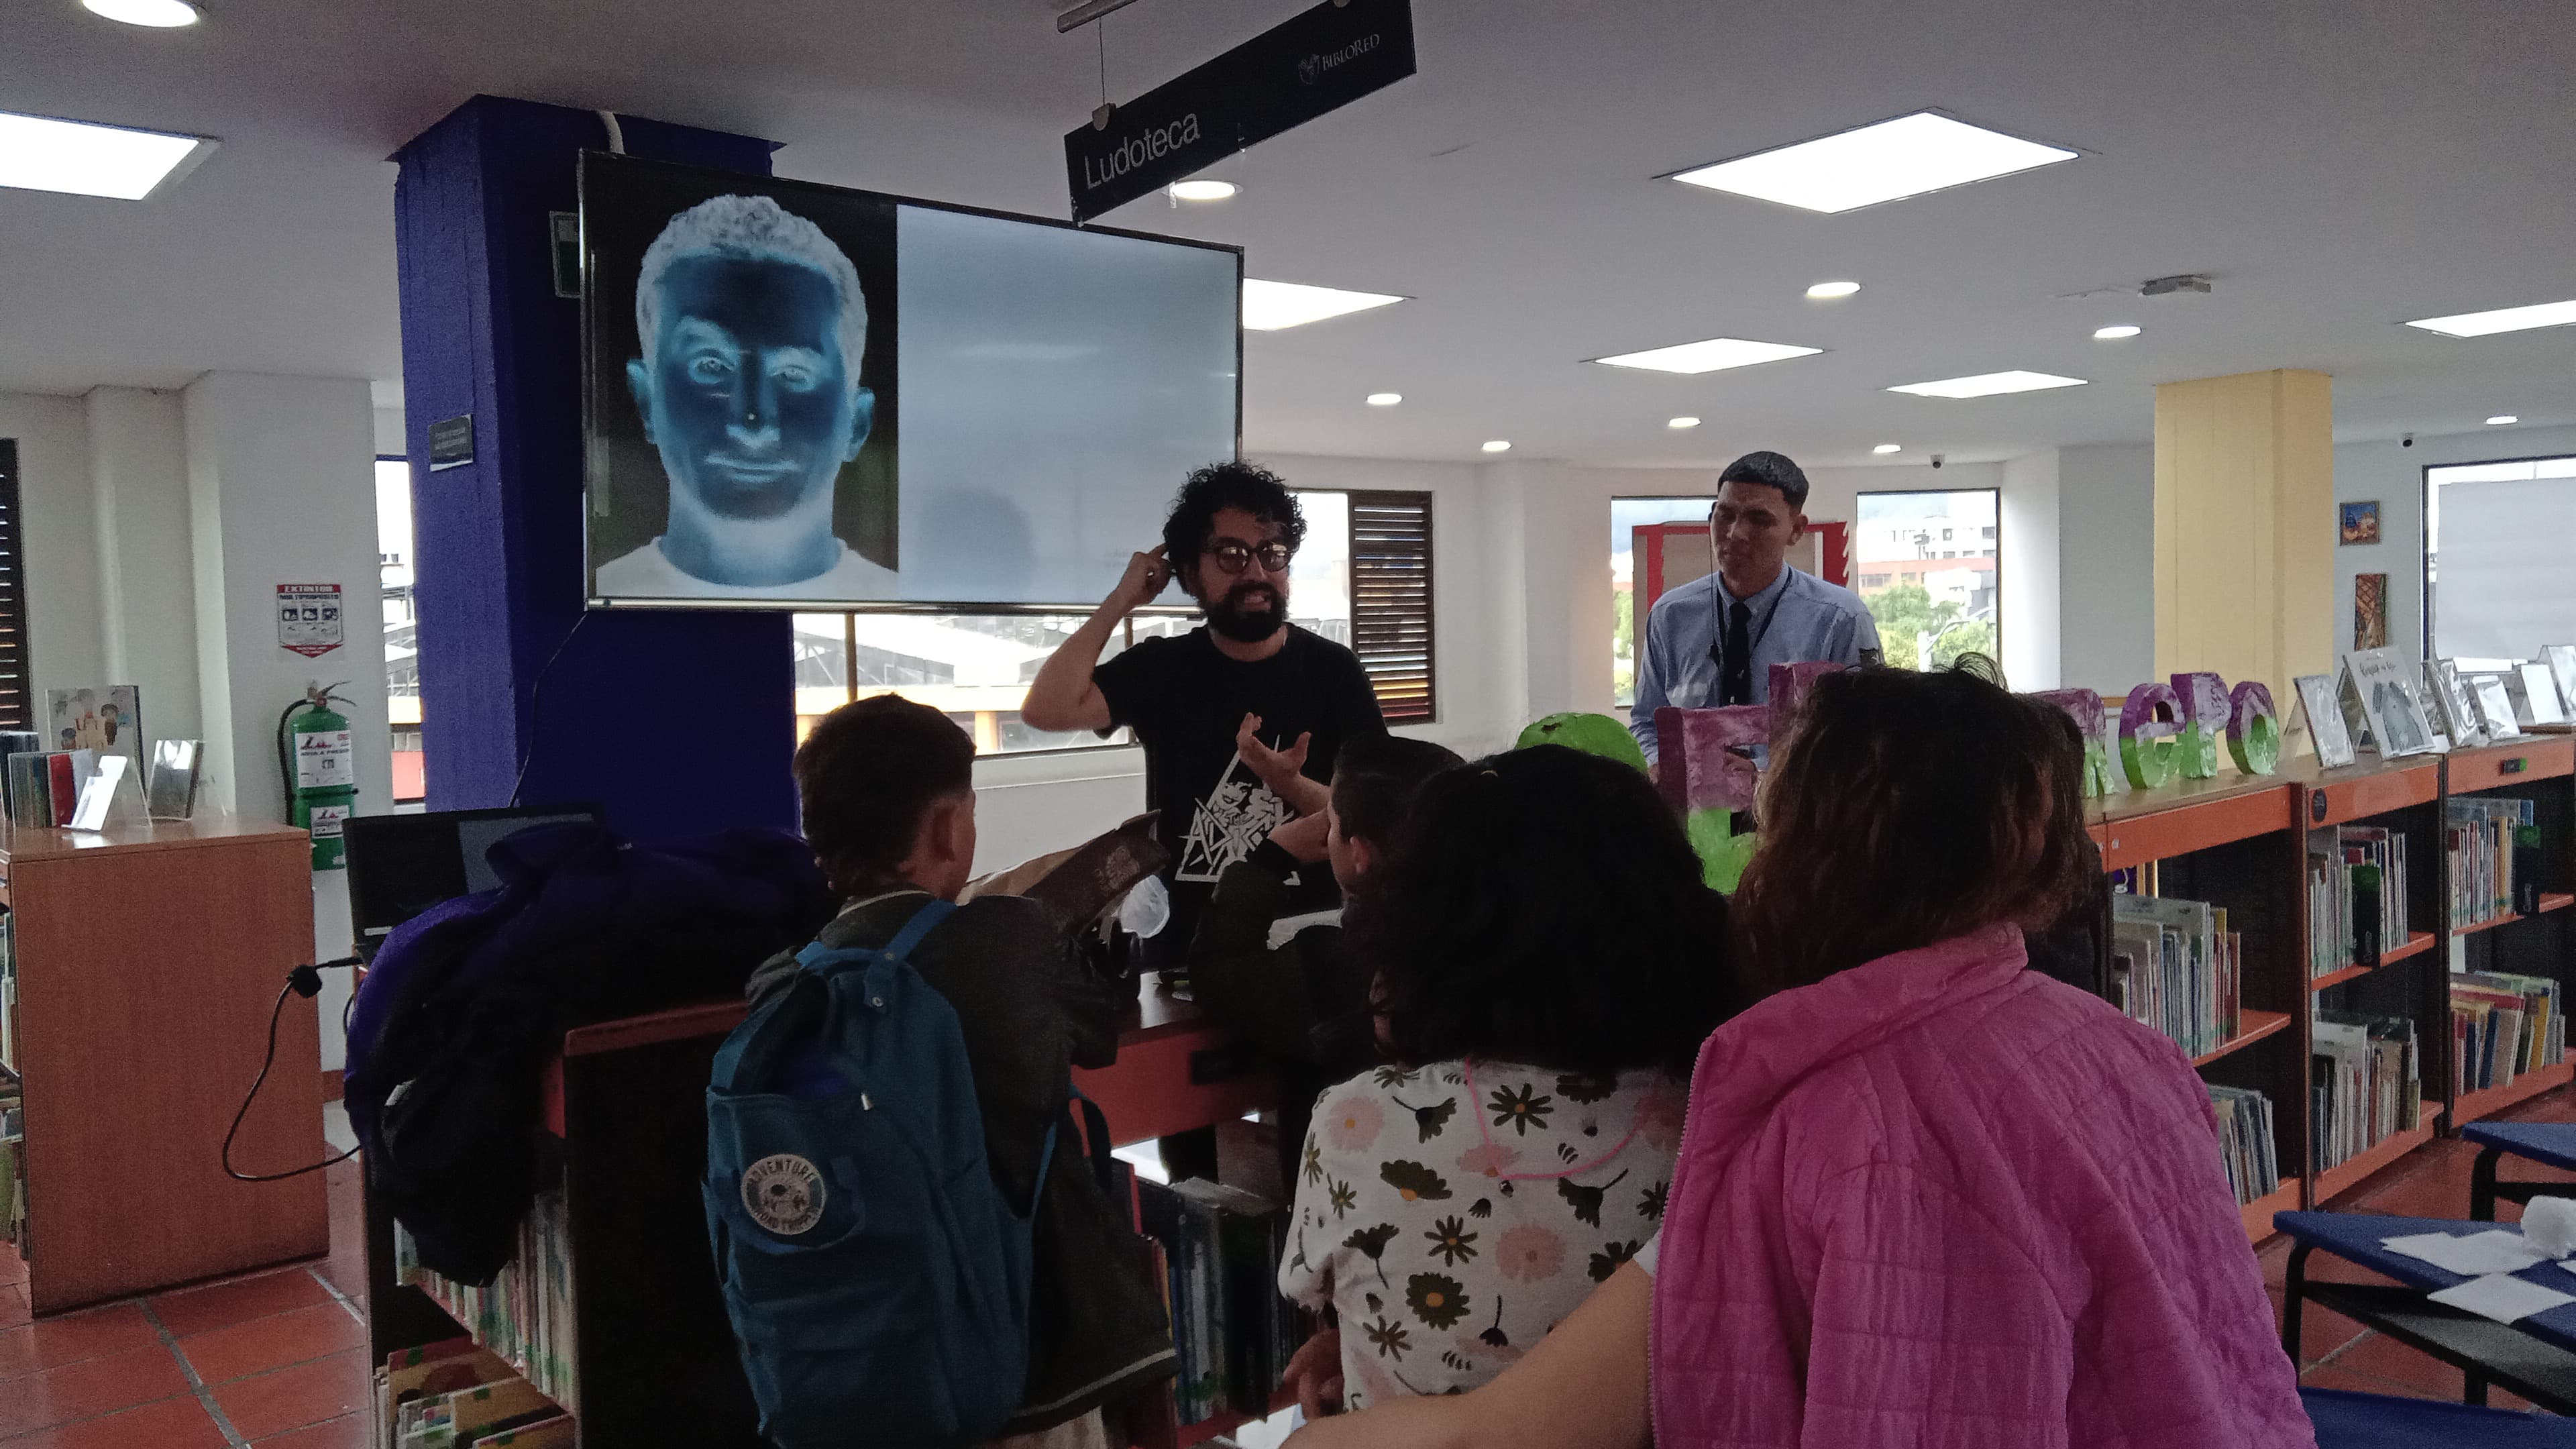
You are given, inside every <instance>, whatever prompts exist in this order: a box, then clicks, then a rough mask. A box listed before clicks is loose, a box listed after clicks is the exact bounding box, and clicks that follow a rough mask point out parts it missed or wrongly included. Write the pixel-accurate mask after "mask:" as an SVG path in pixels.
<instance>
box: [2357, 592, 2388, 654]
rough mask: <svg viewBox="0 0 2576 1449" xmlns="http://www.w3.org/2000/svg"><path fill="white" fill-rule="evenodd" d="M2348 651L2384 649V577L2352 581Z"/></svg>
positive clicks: (2385, 624)
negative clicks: (2350, 642) (2350, 634)
mask: <svg viewBox="0 0 2576 1449" xmlns="http://www.w3.org/2000/svg"><path fill="white" fill-rule="evenodd" d="M2352 647H2353V648H2355V649H2385V648H2387V647H2388V575H2386V574H2355V575H2353V577H2352Z"/></svg>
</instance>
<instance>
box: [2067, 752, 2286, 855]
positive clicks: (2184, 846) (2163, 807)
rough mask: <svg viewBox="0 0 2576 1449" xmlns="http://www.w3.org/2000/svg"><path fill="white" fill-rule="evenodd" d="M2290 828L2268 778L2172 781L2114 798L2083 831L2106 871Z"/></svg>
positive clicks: (2280, 796) (2278, 790)
mask: <svg viewBox="0 0 2576 1449" xmlns="http://www.w3.org/2000/svg"><path fill="white" fill-rule="evenodd" d="M2289 828H2290V802H2289V800H2288V798H2287V796H2286V794H2285V792H2284V791H2283V789H2282V785H2281V781H2280V780H2279V779H2278V778H2276V777H2273V776H2269V775H2257V776H2250V777H2249V776H2244V775H2236V776H2221V777H2219V778H2217V779H2214V780H2175V781H2172V782H2169V783H2167V784H2165V785H2161V786H2158V787H2157V788H2155V789H2153V790H2135V791H2131V792H2129V793H2127V794H2125V795H2114V796H2111V797H2110V799H2109V803H2108V805H2107V807H2106V808H2105V809H2104V810H2103V811H2102V813H2101V815H2100V817H2099V818H2098V819H2097V820H2096V821H2095V822H2094V823H2093V825H2092V826H2091V828H2090V831H2089V833H2090V834H2091V835H2092V837H2093V843H2094V844H2095V845H2096V846H2098V847H2100V848H2101V851H2102V866H2103V868H2104V869H2106V870H2125V869H2127V868H2129V867H2130V866H2133V865H2141V864H2144V863H2145V862H2147V861H2151V860H2164V859H2167V858H2169V857H2172V856H2177V855H2188V854H2191V853H2192V852H2194V851H2200V850H2208V849H2211V848H2213V847H2216V846H2221V845H2229V844H2233V843H2234V842H2237V841H2240V840H2249V839H2252V838H2253V837H2255V836H2258V835H2267V834H2269V833H2271V832H2273V831H2275V830H2287V829H2289Z"/></svg>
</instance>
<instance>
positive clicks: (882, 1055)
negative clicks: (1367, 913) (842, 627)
mask: <svg viewBox="0 0 2576 1449" xmlns="http://www.w3.org/2000/svg"><path fill="white" fill-rule="evenodd" d="M974 756H975V747H974V743H973V741H972V740H970V739H969V738H968V737H967V736H966V734H965V733H964V732H963V731H962V730H960V729H959V728H958V727H957V726H956V725H955V724H954V723H953V722H951V721H950V720H949V719H948V718H947V717H946V716H945V715H943V714H941V713H939V712H938V711H937V710H933V709H930V708H928V707H926V706H923V705H919V704H914V703H911V702H909V701H906V700H903V699H900V698H896V697H894V696H880V697H877V698H872V699H864V700H860V701H858V702H856V703H853V704H849V705H845V706H843V707H841V708H840V709H837V710H834V711H833V712H832V713H831V714H829V715H827V716H825V717H824V719H823V720H822V721H821V722H820V723H819V724H817V725H816V726H815V728H814V731H813V733H812V734H811V735H810V736H808V737H807V739H806V741H805V743H804V744H803V745H802V746H801V747H800V748H799V749H798V750H797V752H796V761H795V772H796V784H797V790H798V794H799V797H800V800H801V803H802V806H803V812H804V824H805V836H806V840H807V842H808V843H809V844H811V845H812V846H813V848H814V852H815V854H816V856H817V857H818V858H819V859H820V861H821V864H822V867H823V872H824V874H825V876H826V878H827V879H828V880H829V882H830V884H831V886H832V889H833V891H834V892H835V893H836V894H837V895H838V896H839V898H840V899H841V900H842V901H843V902H844V905H843V908H842V910H841V912H840V914H839V915H838V916H837V917H836V918H835V919H833V920H832V921H831V923H830V924H828V925H826V926H825V927H824V928H823V930H822V932H821V934H820V936H819V937H818V938H817V940H816V941H815V943H814V945H812V946H809V947H807V948H806V949H805V950H804V951H803V952H800V953H798V954H797V955H793V956H781V957H779V958H777V959H776V960H773V961H772V962H770V963H769V964H768V965H766V966H764V967H762V968H761V969H760V971H759V972H757V973H755V975H754V976H753V977H752V980H751V984H750V988H749V994H750V996H751V999H752V1001H753V1003H754V1008H753V1015H752V1018H751V1019H750V1021H748V1022H746V1023H745V1025H744V1026H743V1027H742V1028H741V1029H739V1030H737V1032H736V1033H735V1035H734V1038H733V1039H732V1041H730V1042H729V1043H728V1044H727V1047H726V1049H725V1052H724V1054H722V1055H720V1056H719V1057H718V1060H717V1073H716V1086H715V1090H714V1091H712V1092H711V1093H710V1147H711V1153H710V1158H711V1160H710V1171H709V1182H708V1188H707V1190H708V1195H709V1214H710V1221H711V1222H712V1223H714V1224H715V1232H716V1237H717V1246H718V1266H719V1269H720V1270H723V1271H725V1272H726V1274H727V1284H726V1297H727V1305H728V1308H729V1309H731V1310H732V1313H733V1317H734V1321H735V1329H736V1334H737V1337H738V1339H740V1341H741V1346H742V1350H743V1356H744V1365H745V1369H746V1372H747V1374H748V1375H749V1377H750V1379H751V1381H752V1388H753V1392H754V1397H755V1398H757V1399H759V1400H760V1403H761V1409H762V1430H763V1432H764V1433H766V1434H768V1435H769V1436H770V1438H771V1440H772V1442H774V1443H776V1444H777V1445H779V1446H780V1449H857V1446H862V1445H878V1444H907V1445H910V1444H966V1443H972V1442H975V1441H976V1440H977V1439H979V1438H986V1437H990V1436H992V1435H993V1434H995V1433H998V1432H1004V1431H1007V1432H1012V1433H1027V1432H1032V1431H1036V1430H1041V1429H1047V1428H1050V1427H1053V1426H1056V1425H1061V1424H1069V1423H1071V1422H1072V1421H1075V1420H1079V1419H1082V1418H1083V1417H1084V1416H1085V1415H1087V1414H1089V1413H1091V1412H1092V1411H1094V1410H1095V1409H1096V1408H1097V1407H1098V1406H1099V1405H1101V1404H1104V1403H1110V1402H1115V1401H1117V1400H1119V1399H1121V1398H1124V1397H1126V1396H1128V1395H1130V1394H1132V1393H1134V1392H1135V1391H1136V1390H1137V1389H1139V1388H1141V1387H1143V1386H1145V1385H1148V1384H1150V1383H1153V1382H1155V1381H1156V1380H1159V1379H1161V1378H1165V1377H1168V1376H1169V1375H1170V1374H1171V1372H1172V1363H1173V1357H1172V1343H1171V1336H1170V1328H1169V1323H1168V1319H1167V1318H1166V1315H1165V1312H1164V1309H1163V1305H1162V1301H1161V1297H1160V1293H1159V1289H1158V1286H1157V1285H1156V1284H1155V1282H1154V1281H1153V1279H1152V1276H1151V1273H1150V1267H1149V1264H1150V1258H1149V1257H1148V1256H1147V1254H1148V1250H1147V1249H1146V1247H1145V1245H1144V1244H1143V1242H1142V1240H1141V1239H1139V1238H1137V1237H1136V1235H1135V1234H1134V1233H1133V1232H1132V1231H1131V1229H1130V1226H1129V1224H1130V1216H1129V1211H1128V1208H1127V1206H1126V1204H1125V1201H1124V1200H1123V1199H1118V1200H1113V1197H1112V1193H1111V1189H1110V1183H1111V1181H1112V1180H1113V1179H1112V1177H1111V1174H1110V1173H1109V1172H1108V1170H1107V1168H1108V1158H1107V1144H1106V1143H1098V1144H1094V1145H1095V1146H1096V1147H1097V1149H1098V1150H1097V1153H1096V1154H1095V1156H1094V1158H1092V1159H1090V1160H1086V1156H1085V1152H1084V1146H1083V1143H1082V1142H1081V1141H1080V1140H1079V1139H1078V1138H1076V1137H1075V1136H1074V1134H1073V1132H1072V1130H1071V1129H1070V1127H1069V1126H1068V1125H1067V1124H1068V1123H1069V1122H1070V1121H1071V1120H1072V1114H1071V1113H1070V1111H1069V1110H1068V1109H1069V1107H1070V1106H1071V1104H1072V1102H1073V1100H1074V1093H1073V1087H1072V1078H1071V1069H1072V1068H1074V1067H1077V1066H1079V1067H1084V1068H1096V1067H1105V1066H1108V1065H1110V1064H1111V1063H1112V1062H1113V1061H1114V1060H1115V1059H1116V1056H1117V1046H1118V1026H1119V1022H1120V1019H1121V1016H1122V1014H1123V1012H1124V1010H1125V1008H1126V1006H1127V1005H1128V1004H1129V1003H1130V1002H1132V1001H1133V1000H1134V997H1135V988H1134V985H1133V983H1132V981H1121V980H1116V979H1110V978H1105V977H1102V976H1100V975H1098V974H1096V973H1095V972H1093V971H1092V970H1091V969H1089V968H1088V967H1087V966H1085V965H1084V964H1083V963H1082V961H1081V960H1080V958H1079V956H1078V954H1077V953H1076V951H1075V949H1074V946H1073V941H1072V937H1071V933H1070V929H1069V927H1070V923H1066V922H1062V921H1059V920H1057V919H1056V918H1055V916H1054V914H1053V913H1052V912H1051V911H1049V910H1048V908H1046V907H1045V906H1043V905H1040V904H1039V903H1038V902H1036V901H1032V900H1029V899H1026V898H1023V897H1018V896H984V897H979V898H978V899H976V900H974V901H971V902H969V903H967V904H965V905H963V906H959V905H956V904H954V902H955V899H956V897H957V895H958V893H959V892H960V890H961V889H963V888H964V886H965V885H966V883H967V880H968V878H969V874H970V870H971V866H972V862H973V860H974V856H975V793H974V777H973V764H974ZM893 958H900V964H899V965H898V964H897V963H896V961H895V959H893ZM925 986H926V987H927V991H926V992H924V991H922V990H921V989H920V988H921V987H925ZM853 1076H855V1077H857V1078H858V1080H856V1081H852V1080H851V1078H852V1077H853ZM782 1099H783V1101H784V1103H787V1104H793V1105H781V1103H782ZM853 1099H855V1100H853ZM788 1113H796V1114H800V1115H794V1116H786V1115H781V1114H788ZM1092 1120H1094V1121H1095V1122H1096V1121H1097V1120H1098V1119H1097V1117H1096V1116H1095V1117H1094V1118H1093V1119H1092ZM824 1123H828V1124H831V1125H830V1126H829V1127H828V1128H820V1127H818V1125H817V1124H824ZM818 1136H832V1137H836V1138H837V1139H838V1140H825V1141H816V1140H814V1139H815V1138H817V1137H818ZM978 1138H980V1154H981V1156H982V1158H983V1162H982V1163H981V1164H980V1166H981V1168H982V1169H983V1170H982V1171H981V1172H973V1171H966V1170H963V1169H962V1168H961V1165H960V1164H961V1161H963V1159H962V1158H961V1153H960V1146H959V1144H960V1143H961V1142H973V1141H975V1140H976V1139H978ZM782 1144H786V1147H784V1148H782ZM791 1148H792V1149H794V1150H788V1149H791ZM808 1149H810V1150H808ZM924 1163H930V1164H932V1166H931V1169H930V1170H929V1171H925V1170H924V1166H923V1164H924ZM973 1165H974V1164H972V1163H971V1162H965V1166H968V1167H971V1166H973ZM930 1177H937V1178H939V1179H940V1180H938V1181H929V1180H926V1179H928V1178H930ZM909 1178H922V1179H925V1180H923V1181H920V1182H918V1183H914V1182H910V1181H909V1180H908V1179H909ZM988 1187H989V1189H990V1191H987V1188H988ZM991 1243H998V1244H999V1245H1000V1246H999V1249H998V1253H997V1252H996V1251H994V1250H989V1249H988V1248H987V1245H988V1244H991ZM943 1253H944V1254H946V1255H947V1256H946V1257H942V1254H943ZM1021 1328H1024V1329H1025V1343H1024V1345H1019V1347H1020V1348H1021V1350H1022V1352H1023V1353H1024V1368H1023V1372H1022V1374H1021V1375H1020V1380H1019V1382H1017V1383H1013V1382H1011V1381H1010V1380H1011V1378H1012V1374H1011V1369H1012V1368H1013V1367H1015V1365H1014V1364H1013V1363H1012V1361H1011V1358H1012V1353H1011V1351H1012V1349H1013V1348H1014V1346H1015V1345H1013V1344H1012V1342H1011V1341H1010V1339H1011V1336H1012V1335H1013V1334H1014V1333H1015V1332H1017V1331H1019V1330H1020V1329H1021ZM985 1360H989V1362H986V1361H985Z"/></svg>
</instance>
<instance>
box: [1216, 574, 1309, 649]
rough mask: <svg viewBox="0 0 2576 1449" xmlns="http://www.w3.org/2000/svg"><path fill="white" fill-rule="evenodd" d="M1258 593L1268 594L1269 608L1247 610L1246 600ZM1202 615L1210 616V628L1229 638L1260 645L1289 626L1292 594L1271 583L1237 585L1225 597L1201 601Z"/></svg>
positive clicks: (1242, 642)
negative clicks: (1289, 595) (1289, 597)
mask: <svg viewBox="0 0 2576 1449" xmlns="http://www.w3.org/2000/svg"><path fill="white" fill-rule="evenodd" d="M1254 594H1263V595H1267V596H1268V605H1267V607H1263V608H1255V609H1249V610H1247V609H1245V608H1244V607H1243V600H1244V599H1245V598H1246V597H1247V596H1250V595H1254ZM1199 612H1200V613H1202V614H1204V615H1206V616H1207V621H1208V627H1209V628H1211V629H1214V630H1215V631H1217V632H1218V633H1220V634H1223V635H1224V636H1225V637H1227V638H1228V639H1232V640H1233V641H1235V642H1236V643H1238V644H1258V643H1260V642H1261V641H1262V640H1264V639H1267V638H1269V637H1270V636H1271V635H1273V634H1276V633H1278V632H1279V631H1280V630H1281V629H1284V628H1286V627H1287V625H1288V594H1287V591H1286V590H1284V589H1281V588H1278V587H1277V586H1275V585H1271V584H1236V585H1235V586H1234V587H1233V588H1230V589H1228V590H1226V591H1225V594H1224V596H1223V597H1222V598H1217V599H1202V600H1200V601H1199Z"/></svg>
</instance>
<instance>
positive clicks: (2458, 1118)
mask: <svg viewBox="0 0 2576 1449" xmlns="http://www.w3.org/2000/svg"><path fill="white" fill-rule="evenodd" d="M2571 1080H2576V1062H2560V1063H2559V1064H2558V1065H2556V1066H2554V1067H2540V1068H2536V1069H2534V1070H2532V1071H2528V1072H2525V1073H2523V1074H2522V1075H2521V1076H2518V1077H2516V1078H2514V1079H2513V1080H2512V1081H2511V1082H2508V1083H2506V1084H2505V1085H2504V1086H2501V1087H2487V1088H2485V1089H2483V1090H2480V1091H2475V1092H2471V1093H2469V1094H2468V1095H2467V1096H2465V1097H2462V1098H2460V1100H2458V1101H2457V1102H2454V1103H2452V1104H2451V1126H2452V1127H2454V1128H2457V1127H2459V1126H2461V1125H2462V1124H2464V1123H2469V1122H2475V1121H2477V1120H2478V1119H2479V1118H2481V1117H2487V1116H2492V1115H2493V1114H2495V1113H2497V1112H2501V1111H2503V1110H2504V1109H2505V1108H2507V1107H2510V1106H2513V1105H2514V1104H2515V1103H2517V1102H2527V1101H2530V1100H2531V1099H2532V1098H2534V1097H2537V1096H2539V1095H2540V1094H2541V1093H2543V1092H2546V1091H2549V1090H2551V1089H2553V1088H2557V1087H2563V1086H2566V1085H2567V1084H2568V1082H2570V1081H2571Z"/></svg>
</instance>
